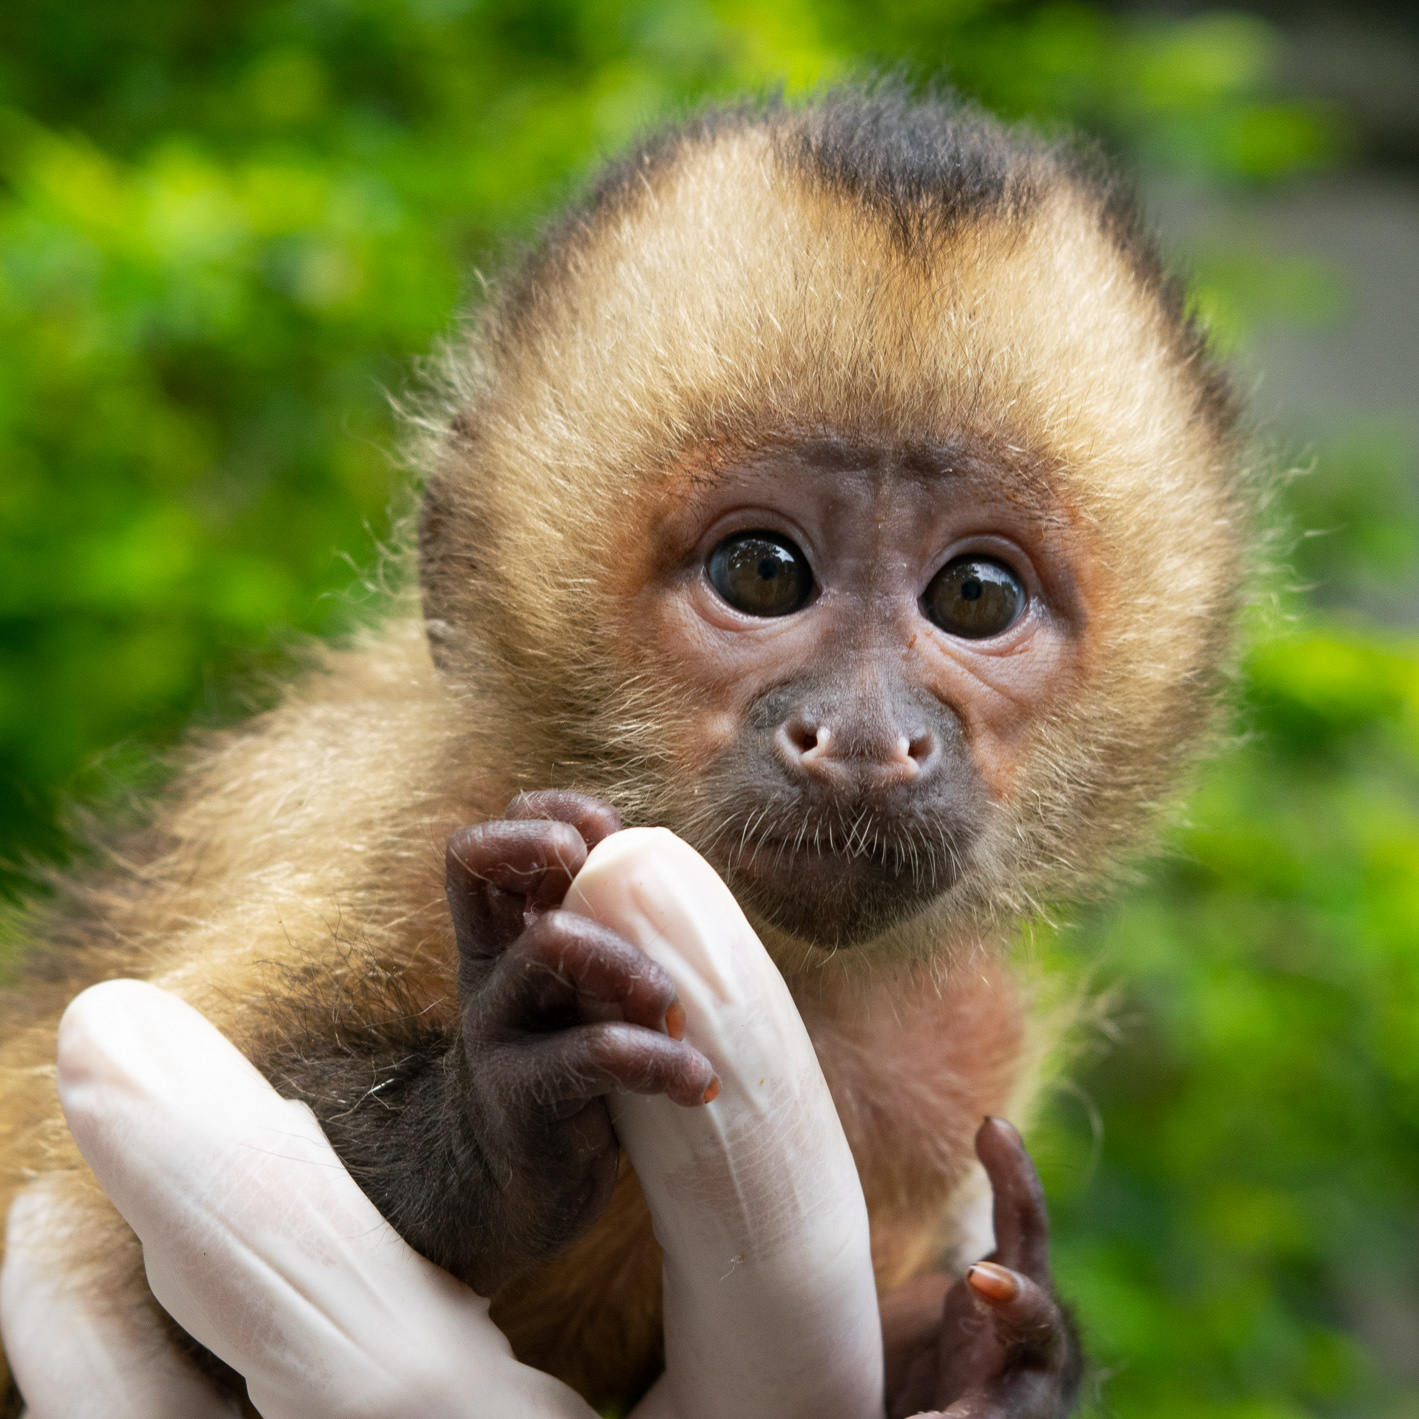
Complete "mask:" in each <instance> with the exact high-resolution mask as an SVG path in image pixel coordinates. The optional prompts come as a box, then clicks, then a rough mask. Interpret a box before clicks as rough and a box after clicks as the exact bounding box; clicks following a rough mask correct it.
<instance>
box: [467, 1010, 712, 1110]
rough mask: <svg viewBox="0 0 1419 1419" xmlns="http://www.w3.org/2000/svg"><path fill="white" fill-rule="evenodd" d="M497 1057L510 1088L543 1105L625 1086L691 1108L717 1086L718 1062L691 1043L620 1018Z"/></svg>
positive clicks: (514, 1048) (548, 1037) (708, 1097)
mask: <svg viewBox="0 0 1419 1419" xmlns="http://www.w3.org/2000/svg"><path fill="white" fill-rule="evenodd" d="M495 1058H496V1064H495V1065H494V1067H495V1068H497V1069H498V1070H499V1072H500V1073H502V1074H505V1075H506V1076H507V1077H506V1079H505V1086H506V1088H507V1089H508V1090H510V1091H511V1092H512V1093H513V1094H514V1095H515V1094H516V1093H521V1092H525V1093H527V1094H530V1095H531V1096H532V1097H533V1098H534V1099H535V1100H536V1101H537V1102H539V1103H541V1104H544V1105H545V1104H551V1105H553V1106H555V1105H557V1104H568V1103H573V1102H575V1101H576V1100H578V1099H594V1098H599V1097H600V1096H601V1095H603V1094H609V1093H610V1092H611V1091H612V1090H613V1089H625V1090H627V1091H628V1092H629V1093H632V1094H664V1095H665V1096H666V1098H668V1099H670V1100H671V1101H672V1102H673V1103H676V1104H680V1105H681V1106H683V1107H685V1108H690V1107H693V1106H694V1105H695V1104H707V1103H709V1102H711V1101H712V1100H713V1098H714V1097H715V1095H716V1094H717V1093H718V1092H719V1080H718V1079H717V1078H716V1077H715V1072H714V1066H713V1065H712V1064H711V1063H710V1062H709V1060H707V1059H706V1058H705V1057H704V1055H702V1054H701V1053H700V1052H699V1050H697V1049H696V1048H695V1047H694V1046H693V1045H690V1044H686V1043H685V1042H684V1041H683V1040H672V1039H671V1038H670V1037H669V1035H660V1034H656V1033H655V1032H654V1031H652V1030H646V1029H642V1028H641V1027H640V1026H639V1025H626V1024H623V1023H621V1022H620V1021H616V1020H611V1021H605V1022H602V1023H599V1024H594V1025H574V1026H573V1027H572V1028H571V1029H569V1030H558V1031H557V1032H556V1033H555V1034H551V1035H546V1036H544V1037H542V1038H541V1039H537V1040H532V1041H528V1042H526V1043H523V1044H520V1045H515V1046H512V1047H510V1048H509V1049H507V1050H504V1051H500V1052H499V1055H498V1056H495Z"/></svg>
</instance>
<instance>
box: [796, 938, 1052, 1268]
mask: <svg viewBox="0 0 1419 1419" xmlns="http://www.w3.org/2000/svg"><path fill="white" fill-rule="evenodd" d="M791 984H792V986H793V989H794V995H795V998H796V999H797V1000H798V1005H799V1009H800V1011H801V1012H802V1015H803V1019H804V1022H805V1024H806V1025H807V1027H808V1032H809V1035H810V1036H811V1038H812V1040H813V1045H814V1048H815V1049H816V1050H817V1052H818V1059H819V1061H820V1062H821V1064H822V1066H823V1073H824V1075H825V1076H826V1078H827V1081H828V1086H829V1088H830V1089H831V1090H832V1093H833V1099H834V1101H835V1102H836V1104H837V1107H838V1114H839V1117H840V1118H841V1119H842V1122H843V1128H844V1130H845V1131H846V1133H847V1137H848V1142H849V1143H850V1144H851V1146H852V1151H853V1156H854V1157H855V1158H856V1160H857V1166H858V1171H859V1173H860V1175H861V1177H862V1186H863V1192H864V1194H865V1196H866V1198H867V1205H868V1209H869V1210H870V1212H871V1213H872V1232H873V1252H874V1259H875V1261H876V1263H877V1268H878V1278H879V1281H880V1282H881V1283H882V1284H884V1285H893V1284H897V1282H899V1281H900V1280H903V1279H906V1278H907V1277H908V1276H910V1275H912V1274H914V1273H916V1272H918V1271H920V1270H921V1269H922V1268H923V1267H926V1266H930V1265H932V1264H934V1263H935V1261H936V1260H937V1257H938V1255H939V1254H940V1253H941V1251H942V1250H943V1249H945V1248H946V1247H947V1245H948V1243H949V1238H948V1237H946V1236H945V1235H944V1233H943V1224H944V1218H945V1214H946V1213H947V1211H948V1209H951V1204H952V1196H953V1194H956V1193H958V1192H959V1191H960V1190H961V1189H962V1188H963V1186H968V1185H969V1180H970V1179H971V1177H972V1175H973V1174H974V1172H975V1170H976V1164H975V1152H974V1147H973V1139H974V1137H975V1132H976V1129H977V1128H978V1127H979V1126H980V1122H981V1120H982V1118H984V1117H985V1116H986V1115H987V1114H999V1115H1003V1116H1008V1115H1010V1114H1012V1113H1015V1112H1016V1111H1017V1109H1018V1108H1019V1107H1020V1106H1021V1105H1022V1104H1023V1103H1024V1101H1023V1100H1022V1099H1021V1098H1020V1091H1021V1085H1022V1082H1023V1078H1024V1074H1025V1069H1024V1065H1025V1062H1026V1048H1025V1046H1026V1039H1025V1012H1024V1010H1023V1007H1022V1005H1021V1001H1020V998H1019V994H1018V991H1017V990H1016V987H1015V983H1014V980H1013V979H1012V977H1011V974H1010V972H1009V969H1008V968H1007V967H1006V966H1005V964H1004V963H1003V962H1002V961H1001V960H999V959H998V958H997V957H995V956H992V955H989V954H987V953H983V952H982V953H979V954H976V955H973V956H970V957H968V958H966V959H965V960H963V961H961V962H960V963H959V964H958V965H955V966H952V967H948V968H946V969H945V970H944V971H943V970H942V969H941V968H940V967H937V968H935V969H933V968H932V967H931V966H929V965H922V964H916V965H910V966H899V967H897V968H895V969H891V970H882V971H880V972H877V973H876V974H875V975H874V977H873V978H872V979H871V981H870V982H867V983H864V982H863V981H862V980H857V981H848V980H845V979H843V978H836V979H833V980H825V979H824V978H823V977H822V976H821V975H820V976H818V977H817V978H814V979H812V980H810V981H806V982H805V981H803V980H802V979H796V980H794V981H793V982H791Z"/></svg>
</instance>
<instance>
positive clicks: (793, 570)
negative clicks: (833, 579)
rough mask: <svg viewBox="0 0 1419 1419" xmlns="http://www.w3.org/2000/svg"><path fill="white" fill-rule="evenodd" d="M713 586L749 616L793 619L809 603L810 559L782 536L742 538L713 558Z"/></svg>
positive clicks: (727, 543)
mask: <svg viewBox="0 0 1419 1419" xmlns="http://www.w3.org/2000/svg"><path fill="white" fill-rule="evenodd" d="M708 571H709V579H710V585H711V586H713V587H714V589H715V590H716V591H717V592H719V594H720V595H721V596H722V597H724V599H725V600H726V601H727V602H729V604H730V605H731V606H732V607H734V609H735V610H736V611H742V612H744V614H745V615H746V616H787V615H788V614H789V613H790V612H793V611H797V610H798V609H799V608H800V607H801V606H803V605H805V604H806V603H807V601H808V597H809V595H810V594H811V593H812V591H813V572H812V569H811V568H810V567H809V565H808V559H807V558H806V557H805V556H804V555H803V553H802V552H800V551H799V550H798V548H797V547H795V546H794V545H793V543H792V542H790V541H789V540H788V539H787V538H786V537H780V536H779V535H778V533H776V532H736V533H735V534H734V535H733V536H732V537H726V538H725V539H724V541H723V542H721V543H720V544H719V546H718V547H716V548H715V549H714V551H713V552H711V553H710V559H709V566H708Z"/></svg>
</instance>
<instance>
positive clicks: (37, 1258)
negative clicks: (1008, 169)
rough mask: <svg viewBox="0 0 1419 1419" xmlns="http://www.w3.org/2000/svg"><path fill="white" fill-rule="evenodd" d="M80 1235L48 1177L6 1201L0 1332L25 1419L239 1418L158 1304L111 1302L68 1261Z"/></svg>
mask: <svg viewBox="0 0 1419 1419" xmlns="http://www.w3.org/2000/svg"><path fill="white" fill-rule="evenodd" d="M75 1232H76V1227H75V1225H74V1221H73V1218H72V1215H71V1211H70V1208H69V1206H68V1204H67V1201H66V1199H65V1198H64V1197H63V1195H62V1194H61V1193H60V1192H59V1191H58V1189H57V1188H55V1187H54V1186H53V1185H52V1183H51V1181H50V1180H48V1179H41V1180H40V1181H39V1182H35V1183H31V1184H30V1185H29V1186H28V1187H26V1188H25V1189H24V1190H23V1191H22V1192H20V1193H19V1194H18V1195H17V1196H16V1197H15V1199H14V1201H13V1202H11V1204H10V1213H9V1219H8V1221H7V1224H6V1228H5V1265H4V1268H3V1269H0V1332H3V1334H4V1338H5V1355H6V1358H7V1359H8V1360H9V1362H10V1368H11V1370H12V1371H13V1374H14V1378H15V1383H16V1384H17V1385H18V1387H19V1390H20V1393H21V1394H22V1395H23V1396H24V1399H25V1415H26V1416H27V1419H75V1416H76V1415H82V1416H83V1419H236V1416H237V1415H238V1414H239V1413H240V1411H239V1410H238V1409H237V1407H236V1406H235V1404H234V1403H232V1402H231V1401H228V1400H225V1399H223V1398H222V1397H221V1396H220V1395H219V1394H218V1393H217V1391H216V1389H215V1388H214V1386H213V1385H212V1384H211V1383H210V1381H208V1380H207V1378H206V1377H205V1376H203V1375H200V1374H198V1373H197V1371H196V1370H194V1369H193V1368H192V1367H191V1366H190V1365H189V1364H188V1363H187V1362H186V1360H185V1359H184V1357H183V1356H181V1355H180V1354H178V1352H177V1351H176V1350H175V1349H174V1348H173V1347H172V1345H171V1344H170V1342H169V1340H168V1337H167V1335H166V1334H164V1331H163V1327H162V1325H161V1324H160V1317H159V1316H158V1315H157V1313H156V1312H155V1310H153V1309H151V1308H150V1307H144V1306H126V1305H125V1306H118V1305H115V1304H114V1303H113V1301H112V1298H110V1297H108V1296H106V1295H104V1294H103V1293H102V1292H100V1291H98V1290H96V1289H94V1285H93V1283H92V1282H91V1281H90V1278H88V1277H87V1276H85V1275H84V1274H83V1272H82V1270H81V1269H80V1268H77V1267H75V1266H73V1265H72V1264H71V1261H72V1258H71V1256H70V1255H69V1253H68V1251H67V1245H68V1243H69V1242H70V1239H71V1238H73V1237H74V1234H75ZM75 1240H76V1244H77V1239H75Z"/></svg>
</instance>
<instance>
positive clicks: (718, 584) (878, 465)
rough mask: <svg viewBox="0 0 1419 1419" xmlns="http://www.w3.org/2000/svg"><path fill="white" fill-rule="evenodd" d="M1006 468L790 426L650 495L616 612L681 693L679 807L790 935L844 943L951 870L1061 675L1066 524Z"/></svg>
mask: <svg viewBox="0 0 1419 1419" xmlns="http://www.w3.org/2000/svg"><path fill="white" fill-rule="evenodd" d="M1006 475H1007V470H1006V469H1004V468H1003V467H1001V466H999V465H993V464H992V463H991V461H990V460H989V459H986V458H982V457H980V456H970V455H968V454H967V453H966V452H965V451H964V450H961V449H956V450H951V449H935V450H924V449H902V448H899V447H892V446H890V445H875V444H870V443H865V442H863V441H860V440H846V439H836V438H812V439H797V440H792V441H789V440H784V441H781V442H777V443H774V444H771V445H769V446H768V447H765V448H761V449H759V450H757V451H755V452H752V453H750V454H746V455H744V456H741V457H738V458H731V459H725V460H721V461H720V462H718V463H717V464H716V466H714V467H713V468H711V469H707V470H705V469H701V470H697V471H696V472H695V473H694V474H692V475H691V477H690V478H689V479H688V481H687V482H686V483H681V484H680V485H679V486H678V487H677V488H676V490H675V492H674V494H673V496H668V497H667V498H666V500H665V502H664V503H663V504H662V507H661V510H660V515H659V516H658V518H657V519H656V521H655V524H654V530H653V534H652V543H651V547H650V548H649V555H650V557H651V559H652V568H651V570H650V573H649V575H645V576H644V577H643V579H642V580H641V582H640V584H641V590H640V591H639V593H637V594H636V595H634V597H633V607H632V610H633V614H632V618H631V624H632V625H633V626H635V627H637V628H638V630H637V632H635V633H634V635H635V639H636V640H637V641H639V642H640V644H639V646H638V647H637V649H638V650H639V652H640V653H642V654H646V653H648V654H649V655H651V656H652V657H653V658H654V661H655V663H656V667H657V673H668V675H669V676H670V678H671V679H672V681H673V682H674V683H675V686H676V690H677V694H678V697H679V698H680V701H681V703H682V705H683V706H684V710H683V713H682V714H681V715H680V716H678V717H677V718H678V719H679V727H678V729H677V731H676V732H677V735H678V736H679V738H680V740H681V742H680V743H678V744H677V745H676V746H675V757H676V759H677V761H678V764H679V772H680V774H681V776H682V781H683V782H684V783H686V784H688V785H689V786H690V787H689V793H688V795H687V796H686V798H685V800H684V801H685V803H686V807H685V810H684V811H685V814H686V819H687V821H685V822H683V823H679V824H676V826H677V827H679V828H680V829H681V831H683V832H686V833H687V834H688V835H689V836H691V837H692V838H693V839H694V840H695V841H696V842H697V843H698V844H699V845H700V846H701V848H702V849H703V850H704V851H705V852H706V853H707V855H708V856H709V857H710V858H711V860H712V861H714V862H715V864H716V866H717V867H718V868H719V869H720V870H721V871H722V872H723V873H724V874H725V875H726V877H727V879H728V880H729V881H730V883H731V885H732V886H733V887H734V889H735V891H736V892H737V893H738V894H739V895H740V897H741V899H742V900H744V901H745V903H746V905H748V906H750V907H751V908H752V909H754V910H755V911H757V912H758V913H759V914H761V915H762V916H763V917H765V918H767V919H768V920H769V921H771V922H773V923H774V924H775V925H777V926H779V927H781V928H783V929H784V930H787V931H789V932H791V933H793V934H794V935H796V936H799V937H801V938H804V939H806V940H809V941H812V942H814V943H816V944H818V945H821V946H824V947H833V946H842V945H848V944H851V943H853V942H856V941H860V940H863V939H865V938H868V937H871V936H874V935H876V934H878V933H880V932H881V931H883V930H885V929H886V928H888V927H890V926H892V925H894V924H896V923H897V922H899V921H901V920H903V919H905V918H907V917H909V916H912V915H914V914H916V913H917V912H919V911H921V910H922V909H923V908H925V907H926V906H927V905H928V904H929V903H931V902H932V901H933V900H934V899H936V898H938V897H940V896H942V895H943V894H946V893H949V892H950V891H951V889H952V887H953V886H954V885H955V883H956V882H957V880H958V879H959V878H960V876H961V875H962V873H963V872H964V871H965V870H966V869H967V867H968V864H969V863H970V861H971V858H972V856H973V854H975V853H976V852H978V851H979V850H980V849H981V846H982V842H983V837H984V829H985V827H986V825H987V822H988V820H989V819H990V817H991V815H992V812H993V811H995V810H996V809H997V808H998V807H999V805H1002V804H1005V803H1007V802H1008V801H1009V800H1010V798H1011V796H1012V793H1013V790H1014V787H1015V781H1016V778H1017V773H1018V770H1019V768H1020V766H1021V762H1022V757H1023V755H1024V754H1025V752H1026V751H1027V748H1028V747H1029V744H1030V741H1031V739H1032V737H1033V736H1034V735H1035V734H1036V732H1037V730H1038V726H1039V724H1040V721H1041V718H1042V716H1043V715H1044V714H1045V712H1046V709H1047V707H1048V705H1049V704H1050V702H1051V701H1052V700H1053V699H1055V698H1056V697H1057V696H1059V695H1060V694H1062V693H1065V692H1066V691H1067V687H1068V685H1069V682H1070V681H1071V680H1072V679H1073V678H1074V674H1075V668H1076V667H1075V662H1076V659H1077V646H1078V643H1079V640H1080V632H1081V629H1082V626H1083V622H1084V617H1085V608H1084V606H1083V604H1082V597H1081V594H1080V591H1079V583H1078V579H1077V577H1076V576H1075V574H1074V570H1073V565H1072V559H1071V554H1070V545H1071V538H1070V536H1069V534H1068V532H1067V523H1066V521H1065V519H1063V518H1062V517H1061V516H1060V514H1059V509H1058V508H1045V507H1041V506H1040V505H1039V504H1038V502H1037V500H1036V499H1035V498H1034V497H1032V496H1029V495H1028V494H1027V493H1026V492H1025V491H1024V490H1025V489H1026V488H1027V487H1028V486H1029V480H1028V479H1022V478H1021V477H1020V476H1019V475H1018V472H1015V471H1010V472H1009V476H1006ZM1006 490H1009V496H1007V495H1006ZM647 627H649V628H650V635H651V637H652V639H653V642H654V644H653V646H646V645H645V644H644V639H643V638H644V634H645V629H646V628H647Z"/></svg>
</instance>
